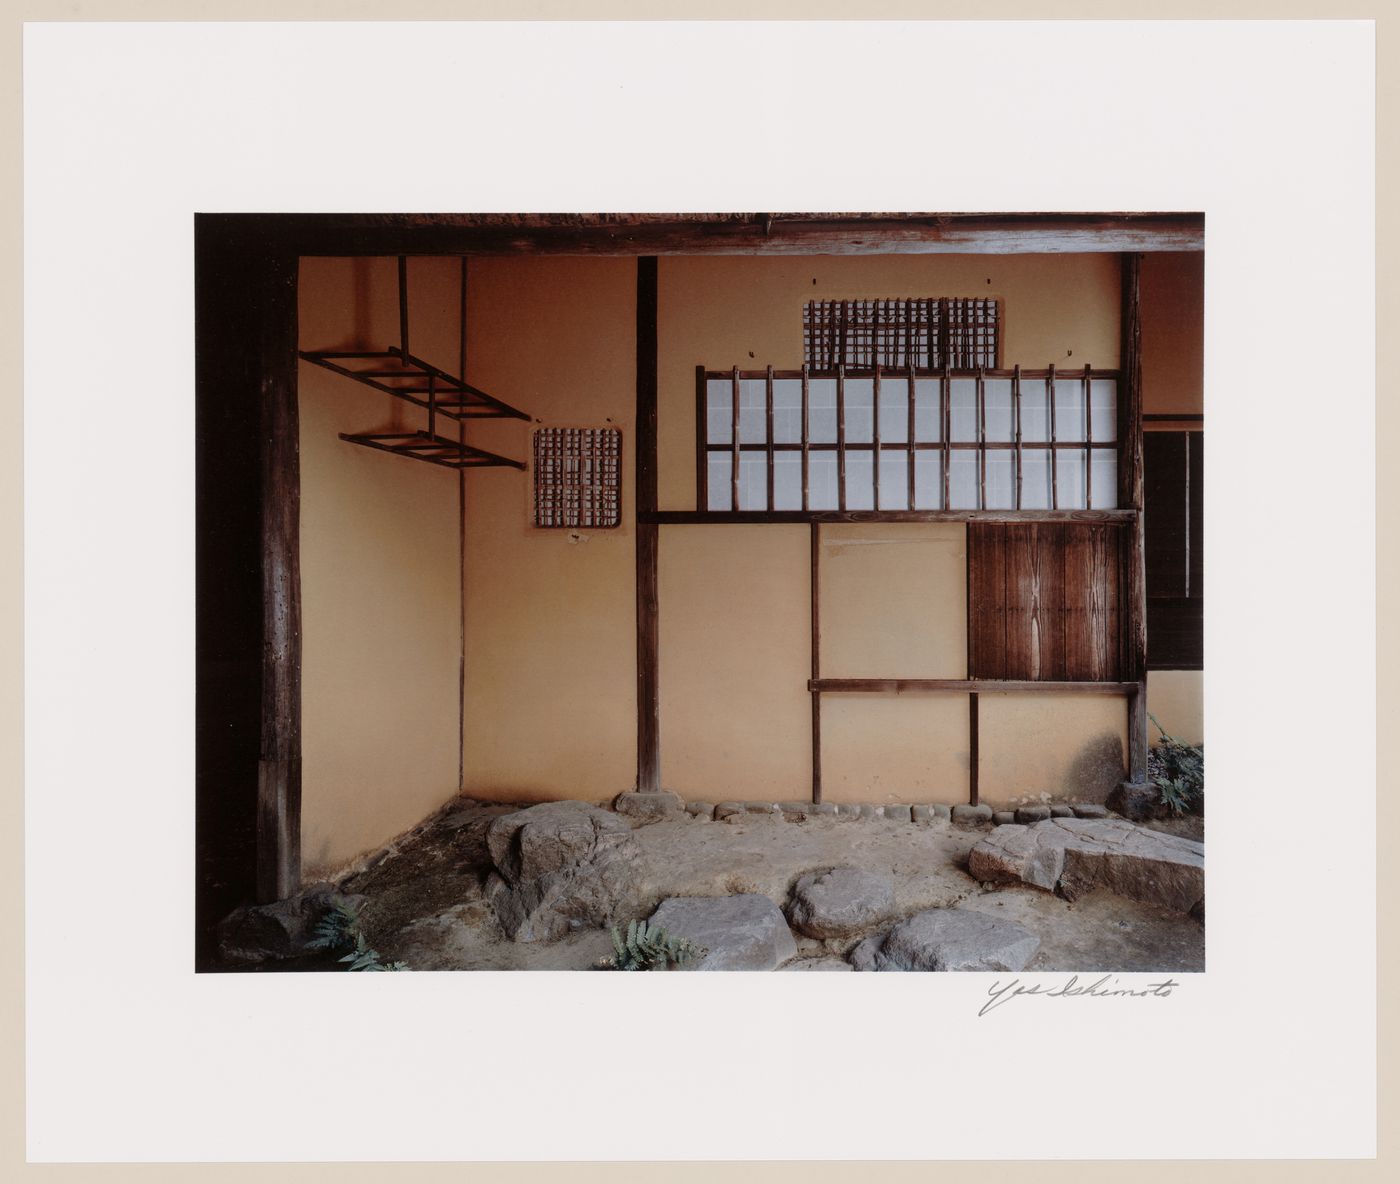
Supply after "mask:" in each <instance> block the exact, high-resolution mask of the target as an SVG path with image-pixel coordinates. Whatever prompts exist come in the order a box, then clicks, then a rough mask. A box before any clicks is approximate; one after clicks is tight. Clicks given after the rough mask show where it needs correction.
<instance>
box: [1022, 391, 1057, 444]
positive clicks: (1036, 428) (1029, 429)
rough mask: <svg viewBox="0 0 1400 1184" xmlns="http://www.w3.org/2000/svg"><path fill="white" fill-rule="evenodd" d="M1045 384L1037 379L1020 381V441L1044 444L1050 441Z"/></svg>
mask: <svg viewBox="0 0 1400 1184" xmlns="http://www.w3.org/2000/svg"><path fill="white" fill-rule="evenodd" d="M1048 406H1049V403H1048V400H1047V398H1046V394H1045V382H1044V381H1043V380H1042V379H1039V378H1023V379H1021V439H1022V441H1024V442H1027V443H1031V442H1044V441H1046V440H1049V439H1050V415H1049V412H1048V410H1047V408H1048Z"/></svg>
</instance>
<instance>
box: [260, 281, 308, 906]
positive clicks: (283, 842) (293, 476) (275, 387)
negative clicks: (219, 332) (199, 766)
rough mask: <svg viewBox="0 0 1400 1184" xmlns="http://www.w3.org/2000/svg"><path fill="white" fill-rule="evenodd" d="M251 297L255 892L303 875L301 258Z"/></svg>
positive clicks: (275, 896) (278, 895)
mask: <svg viewBox="0 0 1400 1184" xmlns="http://www.w3.org/2000/svg"><path fill="white" fill-rule="evenodd" d="M258 263H259V264H260V266H258V282H257V290H256V293H255V297H256V300H257V308H258V326H259V332H258V335H257V339H256V349H257V359H258V360H257V374H258V376H259V407H260V417H261V418H260V424H261V428H260V433H259V436H260V443H261V457H260V460H261V464H260V477H261V480H260V491H261V504H262V601H263V622H262V640H263V644H262V729H261V738H260V743H259V747H258V803H257V894H258V899H259V900H260V901H263V902H268V901H274V900H281V899H283V898H284V897H288V896H291V895H293V894H294V893H295V892H296V891H297V889H298V887H299V886H300V883H301V546H300V507H301V476H300V460H299V454H298V438H297V432H298V426H297V303H296V302H297V259H296V257H295V256H290V255H275V256H268V257H265V258H263V259H261V260H259V261H258Z"/></svg>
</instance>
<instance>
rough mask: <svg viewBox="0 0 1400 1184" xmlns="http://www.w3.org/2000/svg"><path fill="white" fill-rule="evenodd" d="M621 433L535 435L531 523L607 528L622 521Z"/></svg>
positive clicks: (575, 430)
mask: <svg viewBox="0 0 1400 1184" xmlns="http://www.w3.org/2000/svg"><path fill="white" fill-rule="evenodd" d="M621 459H622V433H621V431H620V430H618V429H617V428H539V429H537V430H536V431H535V525H536V526H541V527H551V528H558V527H580V528H588V529H593V530H608V529H611V528H612V527H615V526H618V525H619V524H620V523H621V521H622V509H621V492H622V481H621V473H622V463H621Z"/></svg>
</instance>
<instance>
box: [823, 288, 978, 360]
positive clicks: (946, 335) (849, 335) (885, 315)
mask: <svg viewBox="0 0 1400 1184" xmlns="http://www.w3.org/2000/svg"><path fill="white" fill-rule="evenodd" d="M802 342H803V356H804V358H805V359H806V362H807V365H808V366H810V367H811V368H812V369H813V370H834V369H835V368H836V367H837V366H846V367H847V368H848V369H853V370H854V369H865V370H869V369H872V368H874V367H875V366H883V367H885V368H886V369H902V368H904V367H906V366H918V367H927V368H930V369H941V368H942V367H944V366H949V367H951V368H953V369H954V370H974V369H976V368H977V367H979V366H981V367H984V368H986V369H988V370H991V369H995V367H996V365H997V363H998V362H999V361H1000V357H1001V348H1000V347H1001V308H1000V305H999V303H998V302H997V301H996V300H991V299H979V298H974V297H954V296H944V297H925V298H920V299H892V300H812V301H809V302H808V303H807V304H806V305H805V306H804V307H803V310H802Z"/></svg>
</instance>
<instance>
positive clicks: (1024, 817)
mask: <svg viewBox="0 0 1400 1184" xmlns="http://www.w3.org/2000/svg"><path fill="white" fill-rule="evenodd" d="M1049 817H1050V807H1049V806H1021V807H1020V808H1019V809H1018V810H1017V811H1016V821H1017V822H1023V823H1026V824H1030V823H1032V822H1044V821H1045V820H1046V819H1047V818H1049Z"/></svg>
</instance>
